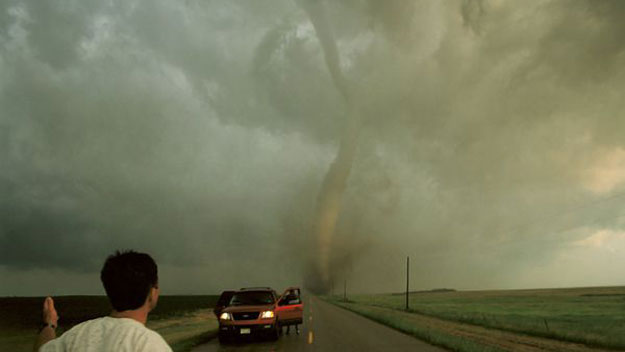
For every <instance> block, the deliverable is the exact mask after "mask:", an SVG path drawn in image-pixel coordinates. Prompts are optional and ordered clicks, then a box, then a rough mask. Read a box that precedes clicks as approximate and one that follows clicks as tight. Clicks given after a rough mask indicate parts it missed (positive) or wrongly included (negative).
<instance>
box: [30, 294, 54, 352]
mask: <svg viewBox="0 0 625 352" xmlns="http://www.w3.org/2000/svg"><path fill="white" fill-rule="evenodd" d="M58 320H59V315H58V314H57V313H56V309H55V308H54V300H52V297H47V298H46V300H45V301H44V302H43V328H42V329H41V331H39V336H37V341H35V346H34V348H33V351H35V352H37V351H39V348H41V346H43V345H44V344H45V343H46V342H48V341H50V340H54V339H55V338H56V326H57V322H58Z"/></svg>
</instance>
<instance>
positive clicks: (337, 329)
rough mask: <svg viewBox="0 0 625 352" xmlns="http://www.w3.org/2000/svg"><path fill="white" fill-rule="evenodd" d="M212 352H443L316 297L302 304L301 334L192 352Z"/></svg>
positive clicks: (216, 344)
mask: <svg viewBox="0 0 625 352" xmlns="http://www.w3.org/2000/svg"><path fill="white" fill-rule="evenodd" d="M214 351H255V352H260V351H267V352H269V351H328V352H332V351H337V352H338V351H341V352H345V351H358V352H367V351H411V352H442V351H444V350H443V349H440V348H438V347H434V346H431V345H428V344H426V343H424V342H421V341H419V340H417V339H415V338H413V337H411V336H408V335H405V334H402V333H400V332H397V331H395V330H393V329H390V328H388V327H386V326H384V325H381V324H378V323H376V322H373V321H371V320H369V319H366V318H363V317H361V316H359V315H357V314H355V313H352V312H349V311H346V310H344V309H341V308H338V307H336V306H334V305H332V304H330V303H326V302H324V301H322V300H320V299H318V298H315V297H310V296H309V298H308V299H307V300H306V301H305V314H304V326H303V327H302V328H301V332H300V335H296V334H294V333H293V330H291V334H290V335H282V336H281V337H280V339H279V340H278V341H275V342H269V341H265V342H263V341H260V342H244V343H239V344H235V345H225V346H221V345H220V344H219V342H218V341H217V339H215V340H213V341H211V342H209V343H207V344H205V345H202V346H199V347H197V348H195V349H193V351H192V352H214Z"/></svg>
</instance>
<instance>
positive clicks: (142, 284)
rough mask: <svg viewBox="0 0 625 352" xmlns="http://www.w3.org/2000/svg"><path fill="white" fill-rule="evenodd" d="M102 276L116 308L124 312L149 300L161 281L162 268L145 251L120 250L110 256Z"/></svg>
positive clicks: (105, 288)
mask: <svg viewBox="0 0 625 352" xmlns="http://www.w3.org/2000/svg"><path fill="white" fill-rule="evenodd" d="M100 279H101V280H102V284H103V285H104V290H105V291H106V295H107V296H108V298H109V301H111V305H112V306H113V308H114V309H115V310H116V311H118V312H123V311H125V310H134V309H137V308H140V307H141V306H143V304H145V300H146V299H147V298H148V294H149V293H150V289H151V288H152V287H155V286H156V285H157V283H158V269H157V267H156V263H155V262H154V259H152V257H150V256H149V255H147V254H145V253H138V252H135V251H132V250H130V251H124V252H120V251H116V252H115V254H113V255H110V256H109V257H108V258H106V262H105V263H104V267H102V271H101V272H100Z"/></svg>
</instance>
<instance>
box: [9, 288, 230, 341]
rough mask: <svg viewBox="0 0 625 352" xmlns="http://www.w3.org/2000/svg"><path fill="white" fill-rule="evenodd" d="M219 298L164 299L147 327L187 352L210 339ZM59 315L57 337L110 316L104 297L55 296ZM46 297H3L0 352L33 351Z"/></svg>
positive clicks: (160, 301) (171, 297) (160, 299)
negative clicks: (78, 326) (214, 309)
mask: <svg viewBox="0 0 625 352" xmlns="http://www.w3.org/2000/svg"><path fill="white" fill-rule="evenodd" d="M217 298H218V297H217V296H161V297H160V298H159V303H158V306H157V307H156V309H155V310H154V311H153V312H152V313H151V314H150V317H149V321H148V327H150V328H152V329H154V330H156V331H158V332H159V333H160V334H161V335H162V336H163V337H164V338H165V339H166V340H167V341H168V342H169V343H170V344H171V345H172V347H173V348H174V350H175V351H185V350H187V349H188V348H189V347H190V346H191V345H193V344H194V343H198V342H201V341H203V340H205V339H207V338H210V337H211V336H212V334H213V333H214V331H216V328H217V323H216V321H215V320H214V318H213V317H212V316H211V314H210V310H211V309H212V307H213V306H214V305H215V302H216V301H217ZM54 300H55V306H56V309H57V311H58V313H59V316H60V319H59V329H58V332H57V333H58V334H61V333H63V332H64V331H67V330H68V329H69V328H71V327H72V326H74V325H76V324H78V323H80V322H83V321H85V320H88V319H93V318H96V317H101V316H104V315H108V314H109V313H110V306H109V303H108V299H107V298H106V297H105V296H61V297H54ZM42 304H43V297H0V351H16V352H20V351H30V350H31V349H32V345H33V341H34V338H35V335H36V333H37V329H38V326H39V324H40V322H41V308H42Z"/></svg>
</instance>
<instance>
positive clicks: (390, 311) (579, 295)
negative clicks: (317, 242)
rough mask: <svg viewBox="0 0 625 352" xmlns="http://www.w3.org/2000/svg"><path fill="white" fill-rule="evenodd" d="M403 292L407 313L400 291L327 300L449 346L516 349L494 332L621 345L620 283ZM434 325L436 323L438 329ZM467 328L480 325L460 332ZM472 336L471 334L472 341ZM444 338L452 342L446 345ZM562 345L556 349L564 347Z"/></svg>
mask: <svg viewBox="0 0 625 352" xmlns="http://www.w3.org/2000/svg"><path fill="white" fill-rule="evenodd" d="M409 297H410V299H409V307H410V309H409V311H408V314H406V312H405V295H403V294H378V295H350V296H349V297H348V302H342V297H336V296H334V297H328V298H327V299H328V300H330V301H332V302H334V303H336V304H338V305H340V306H343V307H344V308H347V309H350V310H353V311H355V312H357V313H360V314H362V315H365V316H368V317H370V318H372V319H374V320H378V321H380V322H382V323H385V324H387V325H391V326H393V327H395V328H397V329H399V330H404V331H405V332H408V333H411V334H413V335H416V336H418V337H421V338H424V339H426V340H430V341H431V342H434V343H437V344H439V345H443V346H446V347H448V348H453V349H455V350H464V351H472V350H480V349H485V348H487V347H488V348H491V347H492V348H494V349H495V350H516V349H518V348H507V347H506V345H505V344H503V345H499V344H498V343H497V338H492V337H493V336H494V335H500V336H501V337H500V338H501V339H504V336H507V337H505V338H510V339H517V337H518V336H521V335H523V336H529V337H536V338H537V340H536V341H539V340H538V339H540V341H543V342H544V341H549V340H552V341H561V342H564V343H571V345H570V346H576V347H575V348H571V350H585V348H586V347H587V348H588V349H613V350H624V349H625V287H597V288H567V289H537V290H500V291H440V292H434V291H427V292H412V293H411V294H410V295H409ZM430 318H431V319H430ZM445 322H448V323H449V324H445ZM452 323H457V325H454V324H452ZM452 325H453V328H452ZM435 326H440V329H439V331H437V328H435ZM472 327H475V329H478V328H483V329H482V330H479V332H478V330H475V331H472V332H470V333H469V332H467V333H466V334H464V333H461V331H465V330H466V331H470V330H471V329H472ZM506 333H510V334H508V335H510V336H508V335H506ZM478 335H479V336H482V335H483V337H484V338H482V337H479V336H478ZM489 335H490V336H489ZM428 336H429V337H428ZM472 336H474V337H476V336H477V337H476V338H475V339H473V340H475V341H472V338H471V337H472ZM457 337H461V339H457ZM432 340H437V341H432ZM447 340H457V341H456V342H455V343H451V344H448V343H446V341H447ZM489 341H490V342H489ZM473 342H475V343H473ZM491 342H492V343H491ZM476 343H477V344H476ZM532 343H534V342H527V343H526V344H532ZM463 345H466V346H467V347H466V348H463V347H462V346H463ZM476 346H477V347H476ZM563 346H564V345H563ZM563 346H559V347H557V348H556V350H564V349H568V348H565V347H563ZM539 350H540V348H539Z"/></svg>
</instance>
